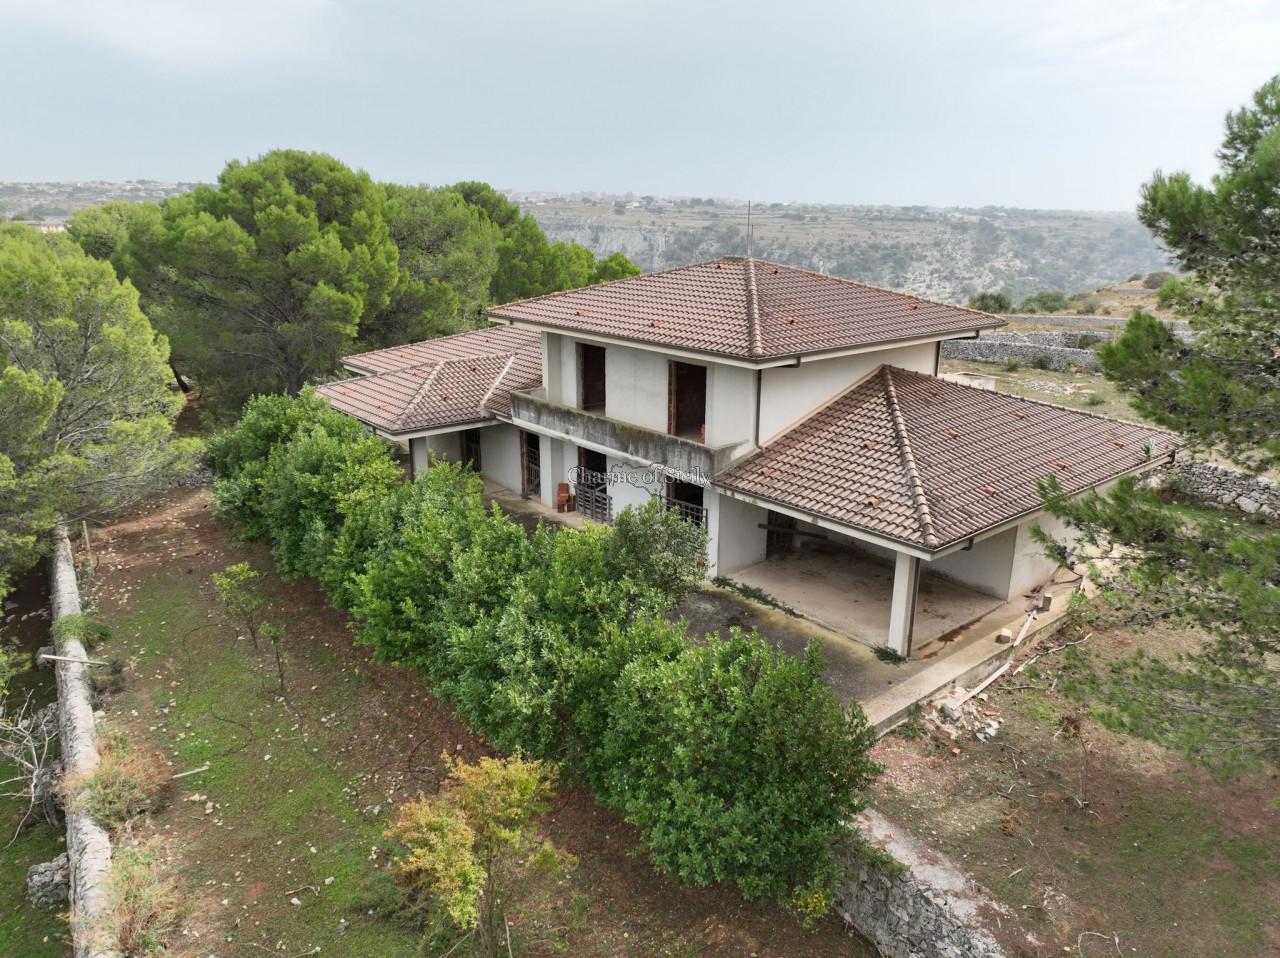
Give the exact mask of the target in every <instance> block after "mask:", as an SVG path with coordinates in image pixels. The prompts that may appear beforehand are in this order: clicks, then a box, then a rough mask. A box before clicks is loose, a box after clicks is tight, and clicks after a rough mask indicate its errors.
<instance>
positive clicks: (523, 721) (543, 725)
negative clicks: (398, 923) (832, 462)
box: [216, 396, 876, 927]
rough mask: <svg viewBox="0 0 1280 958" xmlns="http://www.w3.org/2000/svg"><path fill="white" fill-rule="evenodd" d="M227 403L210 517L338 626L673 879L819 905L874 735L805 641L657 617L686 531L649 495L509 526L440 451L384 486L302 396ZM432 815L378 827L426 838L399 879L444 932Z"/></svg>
mask: <svg viewBox="0 0 1280 958" xmlns="http://www.w3.org/2000/svg"><path fill="white" fill-rule="evenodd" d="M291 404H292V405H291ZM250 407H251V408H250V409H249V410H248V411H247V412H246V417H245V420H244V421H242V423H241V425H240V426H237V427H236V428H235V429H233V430H232V431H231V433H229V434H228V435H227V436H225V437H222V439H221V440H220V441H219V442H220V444H219V445H218V446H217V450H216V456H217V462H218V468H219V469H220V478H219V490H218V495H219V499H220V502H223V503H225V505H226V508H225V510H224V514H227V515H231V516H234V517H236V518H238V519H240V520H241V521H244V522H248V523H250V524H251V525H252V526H253V528H254V529H256V530H260V531H261V532H262V533H263V534H269V536H270V538H271V539H272V541H273V545H274V548H275V553H276V556H277V559H278V561H279V563H280V565H281V568H282V570H284V571H287V572H290V573H292V574H301V573H304V572H306V573H311V574H315V575H318V576H319V577H320V579H321V581H322V582H323V583H324V585H325V586H326V588H327V589H328V590H329V592H330V594H331V596H332V597H333V600H334V602H335V604H337V605H338V606H340V607H343V608H348V609H350V611H351V613H352V617H353V619H354V620H355V623H356V626H357V630H358V638H359V641H361V642H362V643H364V644H367V645H369V646H371V647H372V648H373V649H374V651H375V653H376V654H377V656H378V657H379V658H381V659H383V660H387V661H395V662H400V663H405V664H411V665H415V666H417V667H419V668H422V669H423V670H424V671H425V672H426V673H427V675H428V676H430V678H431V681H432V685H433V688H434V690H435V691H436V692H437V694H439V695H440V696H441V697H442V698H444V699H446V700H448V701H450V702H452V703H453V704H454V706H455V708H456V710H457V712H458V714H459V715H460V717H462V718H463V719H464V720H465V721H466V722H467V723H468V724H469V725H470V726H471V727H472V728H473V729H475V730H477V731H479V732H481V733H482V734H484V735H485V736H486V737H487V738H488V739H489V740H490V741H491V742H493V743H494V744H495V745H497V746H498V747H500V748H503V749H507V750H511V751H521V752H524V753H526V754H530V755H531V756H533V757H534V758H535V759H539V760H555V761H557V762H564V763H567V764H568V765H569V766H571V767H573V768H575V769H577V770H578V771H580V772H581V773H582V774H583V775H584V776H585V778H586V779H587V781H589V782H590V783H591V784H592V785H593V786H594V787H595V788H596V790H597V793H598V795H599V796H600V797H601V799H602V800H603V801H605V802H606V803H607V804H609V805H611V806H612V807H614V808H616V809H618V810H619V811H620V812H621V813H622V814H623V815H624V816H625V817H626V818H627V819H628V820H629V821H631V822H633V823H635V824H636V825H637V827H638V828H639V829H640V833H641V836H642V840H643V841H644V843H645V844H646V845H647V846H648V847H649V848H650V850H651V851H652V853H653V857H654V859H655V861H656V862H657V863H658V865H659V866H660V867H662V868H664V869H667V870H670V871H672V872H674V873H675V874H676V875H678V876H679V877H680V878H681V879H682V880H684V881H692V882H697V883H707V882H713V881H733V882H736V883H737V884H739V885H740V886H741V887H742V889H743V891H744V893H745V894H747V895H748V896H750V897H758V896H760V895H773V896H775V897H777V898H778V899H779V900H782V901H784V902H787V903H788V904H789V905H790V906H791V907H792V908H793V909H794V910H795V911H796V913H797V914H798V915H799V916H801V918H802V920H806V921H807V920H811V919H812V918H813V917H814V916H815V915H816V914H817V913H819V912H821V911H822V910H824V909H825V908H826V907H827V906H828V905H829V902H830V889H831V879H832V875H833V872H832V870H833V869H834V867H835V866H834V859H833V857H832V855H831V845H832V842H833V841H835V840H836V839H837V838H838V837H839V836H840V835H841V833H842V831H843V826H842V822H843V821H844V820H845V819H847V818H848V816H849V815H851V814H852V813H853V812H854V811H856V810H857V808H858V807H859V798H858V794H859V792H860V790H861V789H863V788H864V787H865V786H866V785H867V784H868V783H869V781H870V780H871V778H872V777H873V776H874V774H875V773H876V766H875V764H874V763H873V762H871V761H870V759H869V758H868V757H867V752H868V749H869V748H870V746H871V744H872V741H873V737H874V736H873V733H872V731H871V730H870V729H869V728H868V727H867V725H866V720H865V718H864V717H863V715H862V713H861V711H860V710H859V709H858V708H857V707H856V706H854V707H853V709H852V712H851V714H846V713H845V711H844V710H843V709H842V708H841V707H840V705H839V703H838V701H837V700H836V697H835V694H834V692H832V690H831V689H830V687H829V686H827V685H826V684H825V682H824V681H823V671H824V669H823V664H822V661H821V659H820V657H819V656H818V654H817V652H816V650H810V652H809V653H808V654H807V655H806V657H805V658H804V659H803V660H796V659H791V658H788V657H786V656H785V655H783V654H781V653H779V652H777V651H776V650H774V649H773V648H772V647H770V646H768V645H767V644H766V643H764V642H762V641H761V640H760V639H759V637H758V636H755V635H752V636H750V637H748V636H744V635H742V634H741V633H740V632H737V631H735V632H734V633H733V634H732V635H731V637H730V638H729V639H727V640H721V639H719V638H718V637H714V636H713V637H712V638H711V639H710V640H708V641H707V642H706V644H705V645H699V644H696V643H695V642H694V641H693V640H691V639H690V637H689V636H688V634H687V631H686V628H685V626H684V625H683V624H682V623H672V622H669V621H667V620H666V619H665V618H664V614H665V613H667V612H668V611H669V610H670V608H671V607H672V605H673V604H674V601H675V598H676V597H677V596H678V595H679V594H680V593H682V592H685V591H687V590H688V589H690V588H692V587H693V586H694V584H695V583H696V582H697V581H698V579H699V578H700V576H701V574H702V572H701V564H702V561H703V557H704V555H705V548H706V534H705V532H704V530H702V529H701V528H699V527H697V526H694V525H692V524H690V523H687V522H685V521H683V520H681V519H680V518H679V517H678V515H677V514H675V513H674V512H672V511H670V510H668V509H666V508H665V507H664V505H663V504H662V503H661V502H659V501H656V500H655V501H654V502H651V503H649V504H648V505H646V506H645V507H643V508H641V509H633V510H626V511H624V512H623V513H622V514H620V515H619V516H618V518H617V520H616V522H615V524H614V525H613V526H612V527H607V526H591V527H589V528H587V529H584V530H581V531H574V530H567V529H558V528H548V527H545V526H540V527H538V528H537V529H536V530H535V531H534V532H533V534H532V535H531V536H530V535H526V533H525V532H524V530H523V529H522V527H520V526H519V525H518V524H516V523H514V522H512V521H511V520H510V519H509V518H507V517H506V516H505V515H504V514H503V513H502V512H501V511H500V510H499V509H498V508H497V507H496V506H493V507H491V508H489V509H486V507H485V504H484V501H483V497H482V491H483V485H482V482H481V480H480V478H479V477H478V476H477V475H476V474H475V473H474V472H472V471H471V470H469V469H467V468H465V467H463V466H462V465H459V464H450V463H437V464H435V465H434V466H433V467H432V468H431V469H429V470H427V472H426V473H425V474H424V475H423V476H422V477H421V478H419V479H418V480H417V481H416V482H414V483H413V484H411V485H405V484H403V483H401V482H399V480H398V473H397V472H396V470H395V466H394V464H393V463H391V461H390V457H389V456H388V454H387V452H386V449H385V447H383V446H382V445H381V443H378V442H377V440H374V439H371V438H370V437H368V436H367V435H366V434H364V433H363V431H362V430H360V431H359V432H358V434H357V432H355V431H353V430H352V428H351V427H349V426H347V425H343V424H340V423H338V422H336V421H334V419H333V417H334V414H332V413H329V412H327V411H325V410H317V409H315V408H313V407H314V397H311V396H304V397H302V398H301V399H297V400H278V401H277V400H276V399H274V398H271V399H262V400H254V401H253V402H252V403H250ZM262 457H265V465H264V458H262ZM432 809H433V810H431V811H430V814H428V813H427V811H426V810H422V811H423V814H422V815H421V816H419V817H418V819H417V820H416V822H409V821H408V820H406V821H405V823H404V828H405V829H416V831H415V832H414V833H413V836H411V835H410V834H409V832H408V831H405V832H402V833H400V835H399V837H400V838H401V840H402V841H404V842H405V843H406V844H410V845H412V844H415V843H416V844H417V845H418V846H419V847H426V846H427V845H430V847H431V849H432V852H431V854H432V856H433V861H435V862H436V864H435V865H432V868H435V869H436V870H435V871H433V872H431V876H427V872H426V871H422V872H421V873H420V875H419V877H421V878H424V879H425V878H427V877H430V878H431V881H432V882H435V883H436V885H437V887H436V891H435V892H434V893H435V894H438V895H444V896H445V897H449V896H455V901H454V904H453V905H452V906H449V907H448V909H447V911H448V913H449V916H450V918H451V920H452V921H454V922H455V924H457V925H458V926H459V927H461V925H462V924H465V923H466V922H467V921H469V920H471V919H470V917H469V915H470V914H471V913H470V912H469V911H468V910H467V908H466V907H463V904H464V903H465V900H467V896H470V895H472V893H473V892H474V890H475V887H474V881H473V880H472V879H473V878H474V873H473V872H470V871H468V867H469V866H467V867H464V866H465V864H466V862H465V855H464V854H463V852H464V851H465V848H466V847H467V841H468V838H467V833H466V832H465V830H464V829H462V828H460V827H458V822H457V820H456V818H448V819H447V820H446V818H442V817H441V815H444V814H445V813H444V812H442V811H441V810H440V809H439V808H438V807H435V806H433V807H432ZM473 824H474V823H468V827H473ZM414 836H416V837H414ZM411 837H412V838H413V841H410V838H411ZM441 856H443V857H441ZM445 864H448V865H449V867H448V868H447V869H446V868H445V867H444V865H445ZM436 865H439V868H436ZM455 866H456V867H455ZM456 896H462V897H460V898H457V897H456ZM460 903H463V904H460ZM468 907H469V906H468ZM410 910H411V911H412V909H410Z"/></svg>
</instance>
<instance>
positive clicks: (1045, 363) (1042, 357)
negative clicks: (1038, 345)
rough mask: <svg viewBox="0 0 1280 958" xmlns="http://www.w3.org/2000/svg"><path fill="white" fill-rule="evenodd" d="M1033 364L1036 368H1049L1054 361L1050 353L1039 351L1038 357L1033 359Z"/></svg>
mask: <svg viewBox="0 0 1280 958" xmlns="http://www.w3.org/2000/svg"><path fill="white" fill-rule="evenodd" d="M1031 365H1032V366H1034V367H1035V368H1036V369H1048V368H1049V367H1050V366H1052V365H1053V361H1052V360H1051V359H1050V358H1049V354H1048V353H1037V354H1036V358H1035V359H1033V360H1031Z"/></svg>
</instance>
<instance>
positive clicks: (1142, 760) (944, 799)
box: [875, 628, 1280, 958]
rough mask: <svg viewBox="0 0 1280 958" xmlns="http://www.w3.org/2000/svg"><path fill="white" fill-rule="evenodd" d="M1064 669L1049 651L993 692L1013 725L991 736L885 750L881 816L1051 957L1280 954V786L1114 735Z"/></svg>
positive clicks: (1147, 644) (1159, 638) (1121, 639)
mask: <svg viewBox="0 0 1280 958" xmlns="http://www.w3.org/2000/svg"><path fill="white" fill-rule="evenodd" d="M1187 641H1188V638H1187V636H1186V635H1185V634H1180V633H1176V632H1172V631H1170V630H1167V629H1164V628H1155V629H1152V630H1149V631H1148V632H1147V633H1145V634H1144V635H1142V636H1138V637H1135V636H1132V635H1128V634H1124V633H1116V632H1105V631H1098V632H1095V633H1094V634H1092V635H1091V636H1090V638H1089V639H1088V640H1087V642H1086V643H1085V644H1084V645H1083V646H1081V647H1080V648H1081V650H1085V649H1089V650H1094V651H1092V652H1091V654H1092V655H1094V656H1097V657H1098V659H1100V660H1101V661H1102V663H1103V664H1105V660H1106V659H1107V658H1108V657H1114V656H1118V655H1122V654H1128V653H1130V652H1132V651H1133V650H1134V649H1136V648H1137V647H1138V646H1139V645H1142V647H1143V648H1145V649H1147V650H1148V651H1153V650H1158V649H1161V648H1164V649H1170V648H1174V649H1176V648H1177V647H1178V646H1182V645H1185V643H1186V642H1187ZM1046 642H1047V645H1048V646H1050V647H1053V646H1055V645H1058V644H1061V640H1060V639H1053V638H1050V639H1048V640H1046ZM1062 664H1063V663H1062V654H1060V653H1058V654H1052V655H1047V656H1045V657H1042V658H1041V659H1040V660H1039V661H1037V663H1036V665H1035V666H1034V667H1033V668H1032V669H1028V670H1027V671H1025V672H1023V673H1022V674H1020V675H1018V676H1010V677H1008V678H1006V679H1004V680H1002V681H1001V682H1000V683H998V684H996V685H994V686H992V687H991V689H990V690H989V693H990V694H989V696H988V698H987V700H986V701H985V702H984V703H983V707H984V708H986V709H987V710H988V711H989V712H990V713H991V714H992V715H998V716H999V717H1000V719H1001V720H1002V722H1003V724H1002V726H1001V728H1000V730H999V732H998V733H997V734H996V736H995V737H994V738H992V739H991V740H989V741H986V742H982V741H979V740H977V739H976V738H975V737H974V736H973V735H972V734H968V735H962V736H961V737H960V738H958V739H957V740H956V741H955V742H952V741H950V740H948V739H938V738H932V737H930V736H928V735H917V734H914V733H915V732H916V731H917V729H916V728H913V727H908V728H906V729H905V730H903V734H894V735H890V736H889V737H887V738H885V739H884V740H882V741H881V743H880V744H879V745H878V746H877V747H876V751H875V756H876V758H878V759H879V760H880V761H881V762H883V763H884V764H885V765H886V766H887V767H888V770H887V772H886V774H885V776H884V777H883V778H882V779H881V781H880V783H879V784H878V786H877V797H876V800H875V804H876V806H877V807H878V808H880V809H881V810H882V811H884V812H885V813H886V814H888V815H889V816H890V817H891V818H894V819H896V820H898V821H901V822H908V823H913V825H914V827H916V828H917V829H918V830H919V831H920V832H921V834H922V836H923V837H926V838H927V839H929V840H930V841H932V842H934V843H935V844H936V845H938V846H939V847H940V848H942V849H943V850H944V851H946V852H947V853H949V854H951V855H952V856H953V857H954V858H955V859H956V860H957V861H959V862H961V863H962V864H963V865H964V866H965V867H966V868H967V869H969V870H970V872H971V873H972V874H973V875H974V876H975V877H976V878H978V880H980V881H981V882H983V883H984V884H986V885H987V887H989V888H990V889H992V890H993V891H994V892H995V893H996V895H997V897H998V898H999V899H1000V900H1001V901H1003V902H1004V903H1005V904H1007V905H1008V906H1009V907H1010V908H1011V909H1012V910H1013V913H1014V915H1015V916H1016V917H1017V920H1019V921H1020V922H1021V923H1022V924H1023V926H1024V927H1025V928H1027V929H1029V930H1031V931H1032V932H1033V933H1034V934H1036V936H1037V937H1038V938H1039V939H1040V940H1041V941H1042V942H1044V944H1045V950H1044V952H1043V953H1044V954H1045V955H1049V954H1064V953H1069V954H1072V955H1086V956H1087V955H1099V956H1100V955H1114V954H1115V953H1116V952H1115V944H1114V939H1113V936H1118V939H1119V946H1120V953H1121V954H1125V955H1131V954H1136V955H1147V956H1178V958H1219V956H1228V955H1229V956H1232V958H1253V956H1256V958H1263V956H1271V955H1276V954H1280V872H1277V869H1276V862H1278V861H1280V799H1277V794H1278V790H1277V785H1278V784H1280V777H1278V776H1277V775H1276V773H1275V772H1274V771H1273V772H1271V773H1270V774H1266V775H1255V776H1252V777H1249V778H1246V779H1244V780H1241V781H1235V782H1230V783H1220V782H1216V781H1214V780H1213V779H1212V778H1210V777H1209V776H1208V775H1206V774H1205V773H1203V772H1201V771H1198V770H1195V769H1192V768H1190V767H1188V766H1187V764H1186V763H1185V762H1183V761H1182V760H1181V759H1179V758H1177V757H1176V756H1174V755H1172V754H1170V753H1168V752H1166V751H1164V750H1163V749H1160V748H1158V747H1156V746H1153V745H1150V744H1149V743H1145V742H1140V741H1135V740H1134V739H1131V738H1128V737H1125V736H1120V735H1115V734H1112V733H1111V732H1109V731H1107V730H1106V729H1105V728H1103V727H1102V726H1100V725H1099V724H1097V723H1096V722H1094V721H1093V720H1092V719H1090V718H1088V717H1087V716H1085V715H1084V714H1082V710H1081V708H1080V706H1079V705H1078V704H1076V703H1073V702H1071V701H1069V700H1067V699H1066V698H1064V697H1063V696H1061V695H1059V694H1057V693H1056V692H1055V691H1053V690H1052V688H1053V685H1054V676H1055V674H1056V673H1057V672H1058V671H1059V669H1060V668H1061V666H1062ZM1077 720H1078V721H1079V723H1080V724H1079V725H1078V726H1077V724H1076V723H1077ZM1077 727H1079V729H1080V733H1079V734H1078V735H1077V734H1076V733H1075V731H1074V730H1075V728H1077ZM1084 932H1095V933H1097V934H1101V935H1105V936H1106V938H1107V939H1112V940H1103V939H1102V938H1097V937H1094V936H1092V935H1087V936H1085V937H1083V938H1081V935H1082V934H1083V933H1084Z"/></svg>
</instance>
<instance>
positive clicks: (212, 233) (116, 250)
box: [68, 150, 639, 408]
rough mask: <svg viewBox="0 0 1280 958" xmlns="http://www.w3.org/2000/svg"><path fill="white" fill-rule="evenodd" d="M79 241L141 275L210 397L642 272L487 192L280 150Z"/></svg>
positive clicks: (160, 321)
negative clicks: (521, 302) (390, 180)
mask: <svg viewBox="0 0 1280 958" xmlns="http://www.w3.org/2000/svg"><path fill="white" fill-rule="evenodd" d="M68 232H69V233H70V235H71V236H72V238H73V239H75V240H76V242H77V243H79V244H80V245H81V247H82V248H83V249H84V250H85V251H86V252H88V253H89V254H90V255H92V256H96V257H98V258H101V259H106V260H109V261H110V262H111V264H112V266H114V267H115V269H116V272H117V274H118V275H119V276H120V277H121V278H122V279H123V278H126V277H127V278H128V279H130V280H131V281H132V282H133V284H134V285H135V286H136V287H137V288H138V290H139V291H140V292H141V295H142V305H143V308H144V309H145V310H146V312H147V313H148V315H150V316H151V318H152V319H153V320H154V321H155V323H156V325H157V327H158V328H159V329H161V331H163V332H164V333H166V334H167V335H168V337H169V338H170V340H171V341H172V343H173V347H174V354H175V359H176V361H177V363H178V364H179V365H180V366H181V367H182V369H184V370H186V371H189V372H190V373H191V374H192V375H193V376H195V377H196V378H197V379H199V380H200V382H201V383H202V385H203V386H205V387H206V398H208V399H210V400H213V401H215V402H220V403H221V404H222V405H223V406H226V407H232V408H234V407H237V406H238V405H239V404H240V403H241V402H242V401H243V400H244V399H245V398H247V397H248V396H250V395H252V394H254V393H259V392H287V393H289V394H290V395H297V394H298V392H299V391H300V390H301V388H302V386H303V385H305V384H306V383H307V382H310V381H314V380H317V379H320V378H323V377H325V376H328V375H330V374H331V373H333V372H335V371H336V370H337V368H338V361H339V359H340V358H341V357H342V356H343V355H344V354H345V353H348V352H351V351H353V350H355V349H359V348H378V347H384V346H392V345H398V344H401V343H405V342H411V341H414V340H419V339H426V338H430V337H432V336H439V335H443V334H447V333H452V332H457V331H459V330H462V329H467V328H473V327H474V326H476V325H477V324H479V323H480V322H481V320H482V315H483V311H484V308H485V307H486V306H488V305H489V304H490V303H492V302H495V301H496V302H505V301H510V300H514V299H523V298H526V297H529V296H537V295H541V294H544V293H549V292H555V291H558V290H562V289H569V288H571V287H575V286H585V285H588V284H590V283H596V282H601V281H605V280H610V279H618V278H621V277H624V276H630V275H635V274H636V273H638V272H639V270H638V269H637V268H636V267H635V265H634V264H633V263H631V261H630V260H628V259H627V258H626V257H625V256H623V255H622V254H620V253H614V254H612V255H610V256H607V257H605V258H603V259H601V260H599V261H597V260H596V257H595V256H594V254H592V253H591V251H590V250H588V249H587V248H586V247H584V246H581V245H579V244H577V243H551V242H549V241H548V240H547V237H546V236H545V235H544V234H543V232H542V230H541V228H540V227H539V226H538V224H537V222H536V221H535V220H534V219H533V218H532V217H531V216H529V215H528V214H524V213H521V211H520V208H519V207H518V206H517V205H516V204H514V203H512V202H511V201H509V200H508V199H506V197H504V196H502V195H501V194H500V193H498V192H497V191H496V190H494V189H493V188H492V187H490V186H489V185H488V184H485V183H478V182H463V183H457V184H455V185H453V186H444V187H434V188H433V187H427V186H398V185H394V184H380V183H375V182H374V181H373V180H372V179H371V178H370V177H369V176H368V174H366V173H363V172H359V171H355V170H352V169H350V168H349V167H347V166H345V165H343V164H342V163H341V162H339V161H338V160H336V159H334V158H333V157H331V156H326V155H324V154H320V153H306V152H302V151H298V150H278V151H275V152H272V153H267V154H265V155H264V156H261V157H259V158H258V159H256V160H253V161H251V162H247V163H242V162H239V161H233V162H231V163H229V164H228V165H227V167H226V169H225V170H223V172H222V175H221V176H220V177H219V178H218V182H217V184H216V185H214V186H204V187H199V188H197V189H196V190H194V191H193V192H191V193H188V194H184V195H182V196H176V197H172V198H170V199H168V200H165V201H164V202H163V203H162V204H160V205H159V206H157V205H155V204H150V203H137V204H135V203H125V202H117V203H107V204H103V205H102V206H99V207H94V208H91V209H87V210H82V211H80V212H78V213H76V214H75V216H73V217H72V219H71V221H70V223H69V224H68Z"/></svg>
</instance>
